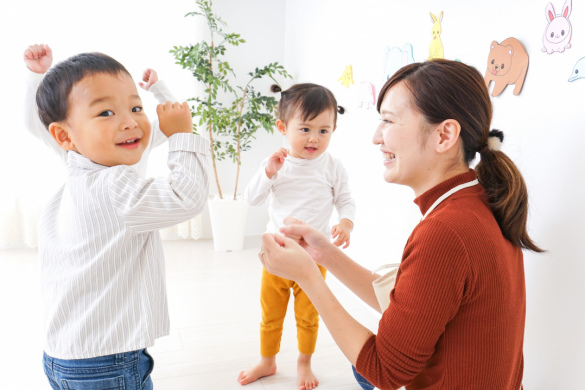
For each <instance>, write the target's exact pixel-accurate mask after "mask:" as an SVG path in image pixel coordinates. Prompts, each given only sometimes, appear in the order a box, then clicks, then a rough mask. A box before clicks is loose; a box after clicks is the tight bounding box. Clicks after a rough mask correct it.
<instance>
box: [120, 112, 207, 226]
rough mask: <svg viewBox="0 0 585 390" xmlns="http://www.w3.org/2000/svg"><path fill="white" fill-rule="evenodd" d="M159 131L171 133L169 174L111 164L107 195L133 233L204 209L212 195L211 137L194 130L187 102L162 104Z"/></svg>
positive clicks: (191, 215) (177, 220) (192, 215)
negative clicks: (143, 173) (149, 175)
mask: <svg viewBox="0 0 585 390" xmlns="http://www.w3.org/2000/svg"><path fill="white" fill-rule="evenodd" d="M157 113H158V116H159V120H160V124H161V131H162V132H163V133H164V135H165V136H166V137H169V159H168V165H169V168H170V170H171V172H170V173H169V175H168V176H167V177H160V178H157V179H148V180H147V179H143V178H141V177H140V176H139V175H138V173H136V171H135V170H133V169H131V168H129V167H126V166H116V167H114V168H112V170H111V173H110V180H109V197H110V199H111V201H112V204H113V206H114V208H115V209H116V212H117V214H118V216H119V217H120V218H122V219H123V220H124V222H125V223H126V225H127V226H128V227H129V228H130V229H131V230H132V231H133V232H135V233H144V232H149V231H154V230H159V229H162V228H165V227H169V226H173V225H176V224H177V223H180V222H183V221H186V220H188V219H190V218H192V217H194V216H195V215H197V214H199V213H201V212H202V211H203V209H204V207H205V204H206V202H207V196H208V194H209V165H210V146H209V141H208V140H206V139H204V138H202V137H200V136H198V135H194V134H192V122H191V111H190V109H189V106H188V104H187V103H183V104H179V103H170V102H167V103H165V104H164V105H162V104H159V105H158V107H157Z"/></svg>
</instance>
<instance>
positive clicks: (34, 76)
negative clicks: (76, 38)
mask: <svg viewBox="0 0 585 390" xmlns="http://www.w3.org/2000/svg"><path fill="white" fill-rule="evenodd" d="M52 60H53V57H52V53H51V49H50V47H49V46H48V45H31V46H29V47H28V48H27V49H26V50H25V52H24V62H25V64H26V66H27V68H28V69H29V70H30V72H28V75H27V81H26V83H27V84H26V89H25V95H24V127H25V128H26V130H27V131H28V132H29V133H30V134H32V135H33V136H34V137H35V138H38V139H40V140H41V141H42V142H43V143H44V144H45V145H47V146H48V147H49V148H50V149H51V150H53V152H55V153H57V154H58V155H59V156H60V157H61V158H62V159H63V160H64V161H66V160H67V151H65V150H63V149H61V148H60V147H59V145H58V144H57V142H55V140H54V139H53V137H51V134H50V133H49V130H48V129H47V128H46V127H45V125H43V123H42V122H41V119H40V118H39V111H38V108H37V98H36V94H37V89H38V87H39V84H40V83H41V80H42V79H43V75H44V73H45V72H46V71H47V70H48V69H49V67H50V66H51V63H52Z"/></svg>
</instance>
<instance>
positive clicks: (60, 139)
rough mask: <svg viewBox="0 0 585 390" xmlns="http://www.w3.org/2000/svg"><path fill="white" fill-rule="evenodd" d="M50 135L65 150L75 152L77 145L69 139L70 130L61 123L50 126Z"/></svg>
mask: <svg viewBox="0 0 585 390" xmlns="http://www.w3.org/2000/svg"><path fill="white" fill-rule="evenodd" d="M49 133H50V134H51V136H52V137H53V138H54V139H55V141H57V144H58V145H59V146H60V147H61V149H64V150H73V149H74V148H75V145H74V144H73V141H71V137H69V129H68V128H67V127H66V126H65V125H64V124H63V123H61V122H53V123H51V124H50V125H49Z"/></svg>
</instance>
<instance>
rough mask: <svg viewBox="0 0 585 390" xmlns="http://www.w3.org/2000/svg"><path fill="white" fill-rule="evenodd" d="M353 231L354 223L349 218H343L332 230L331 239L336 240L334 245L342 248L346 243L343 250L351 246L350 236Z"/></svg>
mask: <svg viewBox="0 0 585 390" xmlns="http://www.w3.org/2000/svg"><path fill="white" fill-rule="evenodd" d="M352 230H353V222H351V221H350V220H349V219H347V218H342V219H341V221H339V224H337V225H335V226H333V228H331V237H332V238H334V239H335V241H333V245H335V246H340V245H343V244H344V243H345V245H344V246H343V249H345V248H347V247H348V246H349V236H350V234H351V231H352Z"/></svg>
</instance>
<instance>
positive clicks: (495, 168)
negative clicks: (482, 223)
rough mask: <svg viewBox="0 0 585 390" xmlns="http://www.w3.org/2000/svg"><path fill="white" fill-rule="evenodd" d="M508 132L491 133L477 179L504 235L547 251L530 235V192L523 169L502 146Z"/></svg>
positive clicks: (516, 242) (484, 148)
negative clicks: (527, 224) (528, 230)
mask: <svg viewBox="0 0 585 390" xmlns="http://www.w3.org/2000/svg"><path fill="white" fill-rule="evenodd" d="M503 140H504V134H503V133H502V132H501V131H499V130H492V131H490V133H489V138H488V140H487V143H486V144H484V145H483V147H482V148H481V150H479V153H480V156H481V160H480V161H479V163H478V164H477V166H476V167H475V172H476V174H477V178H478V180H479V182H480V183H481V185H482V186H483V188H484V189H485V192H486V194H487V197H488V201H489V203H490V206H491V209H492V211H493V213H494V216H495V218H496V221H497V222H498V225H499V226H500V229H501V230H502V234H503V235H504V237H506V238H507V239H508V240H510V242H511V243H512V244H514V245H515V246H517V247H520V248H524V249H528V250H531V251H534V252H539V253H541V252H544V250H542V249H541V248H539V247H538V246H536V244H535V243H534V242H533V241H532V240H531V239H530V236H528V232H527V231H526V220H527V218H528V191H527V190H526V183H525V182H524V179H523V178H522V175H521V174H520V171H519V170H518V168H517V167H516V165H515V164H514V163H513V162H512V160H511V159H510V158H509V157H508V156H507V155H506V154H505V153H504V152H502V151H500V146H501V143H502V141H503Z"/></svg>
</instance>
